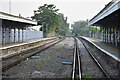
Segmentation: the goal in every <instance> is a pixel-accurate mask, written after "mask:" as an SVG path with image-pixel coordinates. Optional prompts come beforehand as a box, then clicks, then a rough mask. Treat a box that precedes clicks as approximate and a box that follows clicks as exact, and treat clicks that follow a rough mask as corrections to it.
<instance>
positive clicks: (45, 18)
mask: <svg viewBox="0 0 120 80" xmlns="http://www.w3.org/2000/svg"><path fill="white" fill-rule="evenodd" d="M58 11H59V9H56V6H54V5H53V4H49V5H47V4H44V5H43V6H40V7H39V8H38V10H34V16H32V17H31V18H32V19H33V20H36V21H37V24H38V25H43V27H44V29H43V30H44V33H46V25H48V28H47V29H48V32H49V33H50V32H55V28H56V26H59V22H60V20H59V15H58Z"/></svg>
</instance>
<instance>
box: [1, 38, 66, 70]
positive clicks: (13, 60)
mask: <svg viewBox="0 0 120 80" xmlns="http://www.w3.org/2000/svg"><path fill="white" fill-rule="evenodd" d="M62 40H64V38H63V39H57V40H50V41H48V42H46V43H44V44H42V45H38V46H36V47H34V48H32V49H29V50H25V51H22V52H21V53H20V54H16V55H14V56H10V57H7V58H3V59H2V68H1V69H2V71H5V70H7V69H9V68H10V67H12V66H14V65H16V64H18V63H20V62H21V61H22V60H26V59H27V58H28V57H31V56H33V55H35V54H37V53H38V52H40V51H43V50H45V49H47V48H49V47H51V46H53V45H55V44H57V43H59V42H61V41H62Z"/></svg>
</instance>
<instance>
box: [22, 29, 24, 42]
mask: <svg viewBox="0 0 120 80" xmlns="http://www.w3.org/2000/svg"><path fill="white" fill-rule="evenodd" d="M23 41H24V32H23V28H22V42H23Z"/></svg>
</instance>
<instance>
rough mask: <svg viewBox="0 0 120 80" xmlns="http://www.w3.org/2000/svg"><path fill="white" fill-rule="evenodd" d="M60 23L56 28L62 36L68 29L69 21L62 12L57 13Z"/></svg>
mask: <svg viewBox="0 0 120 80" xmlns="http://www.w3.org/2000/svg"><path fill="white" fill-rule="evenodd" d="M59 19H60V25H59V26H58V27H56V29H58V30H59V31H58V33H59V34H60V35H62V36H66V34H67V33H68V32H69V31H70V30H69V23H67V17H64V14H62V13H59Z"/></svg>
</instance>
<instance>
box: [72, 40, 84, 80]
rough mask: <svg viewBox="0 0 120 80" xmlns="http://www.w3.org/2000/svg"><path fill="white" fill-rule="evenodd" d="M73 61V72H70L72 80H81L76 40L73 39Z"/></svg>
mask: <svg viewBox="0 0 120 80" xmlns="http://www.w3.org/2000/svg"><path fill="white" fill-rule="evenodd" d="M74 39H75V40H74V59H73V72H72V80H76V79H79V80H81V78H82V75H81V60H80V54H79V48H78V42H77V39H76V38H74Z"/></svg>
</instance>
